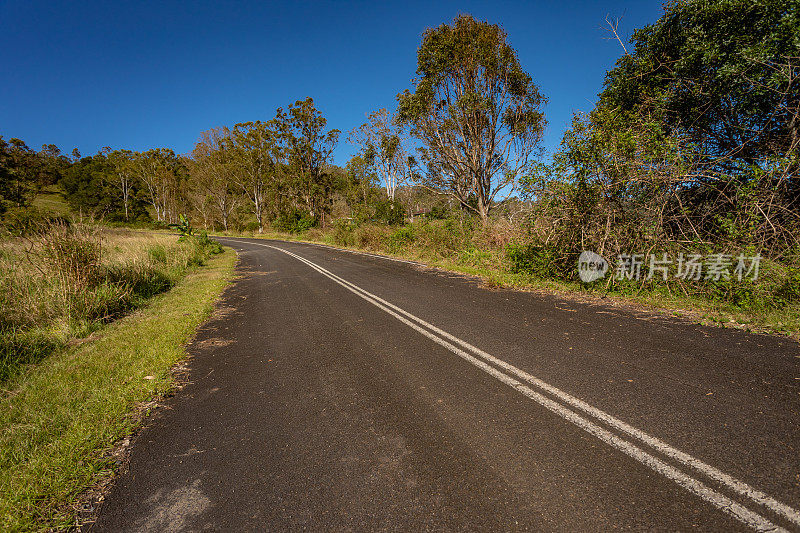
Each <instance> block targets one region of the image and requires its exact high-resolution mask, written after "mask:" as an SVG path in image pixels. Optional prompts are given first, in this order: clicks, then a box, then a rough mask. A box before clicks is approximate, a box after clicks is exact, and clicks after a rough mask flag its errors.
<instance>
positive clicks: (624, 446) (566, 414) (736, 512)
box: [248, 242, 800, 531]
mask: <svg viewBox="0 0 800 533" xmlns="http://www.w3.org/2000/svg"><path fill="white" fill-rule="evenodd" d="M248 244H256V245H258V246H264V247H267V248H272V249H275V250H278V251H281V252H283V253H285V254H287V255H289V256H292V257H294V258H295V259H297V260H299V261H301V262H303V263H305V264H307V265H308V266H310V267H311V268H313V269H314V270H316V271H318V272H319V273H321V274H323V275H324V276H326V277H328V278H329V279H331V280H333V281H335V282H336V283H338V284H339V285H341V286H343V287H345V288H346V289H348V290H349V291H351V292H353V293H354V294H356V295H358V296H359V297H361V298H362V299H364V300H366V301H368V302H370V303H372V304H373V305H375V306H376V307H378V308H380V309H381V310H383V311H385V312H386V313H388V314H390V315H392V316H394V317H395V318H397V319H398V320H400V321H401V322H403V323H404V324H406V325H407V326H409V327H411V328H413V329H414V330H416V331H418V332H420V333H422V334H423V335H425V336H426V337H428V338H429V339H431V340H433V341H434V342H436V343H437V344H439V345H441V346H443V347H445V348H447V349H448V350H450V351H451V352H453V353H455V354H456V355H458V356H459V357H461V358H462V359H465V360H466V361H468V362H470V363H472V364H473V365H475V366H477V367H478V368H480V369H482V370H484V371H485V372H487V373H488V374H490V375H492V376H493V377H495V378H497V379H498V380H500V381H501V382H503V383H505V384H507V385H509V386H511V387H513V388H514V389H515V390H517V391H519V392H521V393H522V394H524V395H525V396H527V397H528V398H530V399H532V400H534V401H536V402H537V403H539V404H540V405H542V406H543V407H545V408H547V409H549V410H550V411H552V412H554V413H556V414H558V415H559V416H561V417H562V418H564V419H566V420H568V421H570V422H572V423H573V424H575V425H577V426H578V427H580V428H581V429H583V430H585V431H587V432H588V433H590V434H592V435H594V436H596V437H597V438H599V439H600V440H602V441H604V442H606V443H607V444H609V445H611V446H612V447H614V448H616V449H618V450H620V451H622V452H623V453H625V454H626V455H628V456H630V457H632V458H634V459H636V460H638V461H639V462H641V463H642V464H644V465H646V466H648V467H650V468H651V469H653V470H655V471H656V472H658V473H660V474H662V475H663V476H665V477H667V478H668V479H671V480H672V481H674V482H676V483H677V484H678V485H680V486H682V487H684V488H685V489H687V490H689V491H690V492H692V493H694V494H696V495H697V496H699V497H701V498H702V499H704V500H706V501H708V502H710V503H712V504H713V505H715V506H716V507H718V508H719V509H721V510H723V511H724V512H726V513H728V514H730V515H732V516H734V517H735V518H737V519H738V520H740V521H741V522H743V523H745V524H747V525H748V526H750V527H752V528H754V529H756V530H758V531H785V529H783V528H781V527H779V526H776V525H775V524H773V523H772V522H770V521H769V520H768V519H766V518H765V517H763V516H761V515H759V514H757V513H755V512H753V511H751V510H749V509H747V508H746V507H744V506H742V505H740V504H738V503H736V502H734V501H733V500H731V499H730V498H728V497H726V496H724V495H723V494H721V493H719V492H717V491H715V490H713V489H711V488H710V487H708V486H706V485H704V484H703V483H701V482H700V481H698V480H696V479H694V478H692V477H691V476H689V475H687V474H685V473H683V472H681V471H680V470H677V469H676V468H673V467H672V466H670V465H668V464H666V463H664V462H663V461H661V460H659V459H658V458H656V457H654V456H652V455H650V454H649V453H647V452H645V451H644V450H642V449H641V448H639V447H637V446H636V445H634V444H632V443H630V442H628V441H626V440H624V439H622V438H620V437H618V436H617V435H614V434H613V433H611V432H609V431H608V430H606V429H604V428H603V427H601V426H598V425H597V424H595V423H593V422H591V421H590V420H588V419H586V418H583V417H582V416H581V415H579V414H577V413H575V412H574V411H571V410H570V409H568V408H566V407H565V406H563V405H562V404H560V403H558V402H555V401H553V400H552V399H550V398H548V397H546V396H543V395H541V394H540V393H538V392H536V391H534V390H533V389H531V388H530V387H528V386H526V385H525V384H523V383H521V382H520V381H517V380H516V379H514V378H512V377H510V376H508V375H506V374H504V373H502V372H500V371H499V370H497V369H496V368H494V367H492V366H490V365H488V364H487V363H486V362H484V361H481V360H480V359H477V358H476V357H473V356H472V355H470V354H468V353H466V352H464V351H463V350H461V349H460V348H458V347H457V346H454V345H453V344H451V343H450V342H448V341H447V340H445V339H448V340H450V341H453V342H454V343H456V344H458V345H460V346H462V347H463V348H466V349H468V350H470V351H472V352H473V353H474V354H475V355H478V356H479V357H481V358H482V359H484V360H485V361H489V362H491V363H493V364H495V365H497V366H498V367H500V368H503V369H504V370H506V371H508V372H510V373H512V374H514V375H516V376H517V377H520V378H521V379H523V380H524V381H526V382H528V383H529V384H532V385H534V386H536V387H538V388H539V389H541V390H544V391H546V392H548V393H550V394H552V395H553V396H555V397H557V398H558V399H560V400H561V401H563V402H564V403H567V404H569V405H571V406H573V407H575V408H578V409H580V410H581V411H583V412H584V413H586V414H589V415H591V416H594V417H595V418H597V419H599V420H601V421H603V422H605V423H606V424H608V425H609V426H611V427H613V428H615V429H617V430H620V431H622V432H624V433H627V434H628V435H631V436H633V437H635V438H637V439H639V440H640V441H642V442H644V443H645V444H647V445H649V446H651V447H653V448H654V449H656V450H658V451H659V452H661V453H663V454H664V455H666V456H668V457H670V458H672V459H674V460H676V461H678V462H680V463H682V464H684V465H685V466H689V467H691V468H694V469H695V470H697V471H699V472H701V473H703V474H705V475H706V476H708V477H709V478H710V479H712V480H714V481H717V482H719V483H721V484H723V485H725V486H727V487H728V488H729V489H731V490H733V491H735V492H737V493H738V494H740V495H742V496H745V497H747V498H749V499H750V500H752V501H753V502H754V503H756V504H759V505H763V506H764V507H767V508H769V509H770V510H772V511H773V512H775V513H777V514H779V515H782V516H784V517H785V518H787V519H788V520H790V521H792V522H793V523H795V524H798V525H800V512H798V511H797V510H796V509H794V508H792V507H790V506H788V505H786V504H784V503H781V502H779V501H777V500H775V499H774V498H772V497H770V496H768V495H767V494H765V493H763V492H761V491H758V490H757V489H755V488H753V487H751V486H750V485H748V484H747V483H744V482H742V481H739V480H737V479H735V478H733V477H732V476H729V475H728V474H725V473H724V472H721V471H720V470H718V469H716V468H714V467H712V466H710V465H708V464H706V463H704V462H702V461H700V460H699V459H696V458H694V457H692V456H691V455H689V454H687V453H685V452H682V451H680V450H678V449H676V448H673V447H672V446H670V445H668V444H666V443H665V442H663V441H661V440H659V439H657V438H655V437H652V436H650V435H648V434H647V433H645V432H643V431H641V430H639V429H637V428H634V427H632V426H630V425H629V424H627V423H625V422H623V421H621V420H619V419H617V418H615V417H613V416H612V415H610V414H608V413H606V412H604V411H602V410H600V409H597V408H596V407H593V406H591V405H589V404H587V403H586V402H584V401H583V400H580V399H578V398H576V397H574V396H572V395H570V394H568V393H566V392H564V391H562V390H560V389H558V388H557V387H554V386H552V385H550V384H548V383H546V382H544V381H542V380H540V379H539V378H536V377H535V376H532V375H531V374H528V373H527V372H525V371H523V370H521V369H519V368H517V367H515V366H513V365H511V364H509V363H507V362H505V361H502V360H501V359H498V358H496V357H494V356H492V355H490V354H488V353H486V352H484V351H483V350H481V349H479V348H477V347H475V346H472V345H471V344H469V343H467V342H465V341H463V340H461V339H459V338H457V337H455V336H453V335H451V334H449V333H447V332H445V331H443V330H441V329H439V328H437V327H436V326H434V325H432V324H430V323H428V322H426V321H424V320H422V319H421V318H418V317H416V316H414V315H412V314H411V313H408V312H407V311H405V310H403V309H401V308H399V307H397V306H395V305H394V304H391V303H390V302H387V301H386V300H383V299H382V298H380V297H378V296H376V295H374V294H372V293H370V292H368V291H366V290H365V289H362V288H361V287H359V286H357V285H355V284H353V283H351V282H349V281H347V280H345V279H344V278H341V277H339V276H337V275H336V274H333V273H331V272H330V271H328V270H326V269H325V268H323V267H321V266H319V265H317V264H315V263H313V262H311V261H309V260H307V259H305V258H303V257H301V256H299V255H297V254H294V253H292V252H289V251H287V250H284V249H282V248H278V247H276V246H272V245H268V244H261V243H252V242H249V243H248ZM421 326H424V327H425V328H428V330H430V331H428V330H426V329H423V327H421ZM434 333H436V334H438V335H439V336H437V335H435V334H434ZM442 337H444V338H442Z"/></svg>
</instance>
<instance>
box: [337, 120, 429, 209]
mask: <svg viewBox="0 0 800 533" xmlns="http://www.w3.org/2000/svg"><path fill="white" fill-rule="evenodd" d="M348 141H350V142H351V143H354V144H356V145H358V146H359V147H360V148H361V155H362V157H363V158H364V160H365V161H367V162H369V163H371V164H372V165H373V166H374V167H375V169H376V170H377V171H378V175H379V176H380V179H381V182H382V183H383V187H384V189H385V190H386V196H387V197H388V198H389V200H391V205H392V207H394V199H395V195H396V193H397V188H398V187H402V186H403V185H405V184H406V182H408V180H409V178H410V177H411V173H412V169H413V166H414V159H413V157H411V156H410V153H409V152H410V150H409V142H408V141H409V139H408V136H407V134H406V131H405V129H404V128H403V127H402V125H399V124H397V121H396V117H395V116H393V114H390V113H389V112H388V111H387V110H386V109H379V110H378V111H375V112H373V113H370V114H369V115H368V116H367V121H366V122H365V123H364V124H362V125H361V126H359V127H357V128H355V129H353V131H351V132H350V136H349V138H348Z"/></svg>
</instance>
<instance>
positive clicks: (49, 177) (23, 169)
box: [0, 136, 69, 215]
mask: <svg viewBox="0 0 800 533" xmlns="http://www.w3.org/2000/svg"><path fill="white" fill-rule="evenodd" d="M68 165H69V159H68V158H66V157H65V156H62V155H61V151H60V150H59V149H58V147H56V146H55V145H52V144H48V145H44V146H42V149H41V151H39V152H36V151H34V150H32V149H31V148H29V147H28V145H26V144H25V142H24V141H22V140H20V139H10V140H9V141H5V140H4V139H3V137H2V136H0V215H2V214H3V213H4V212H5V211H6V210H7V209H9V208H12V207H15V208H17V209H21V208H25V207H28V206H30V204H31V202H32V201H33V199H34V198H35V197H36V194H37V193H38V192H39V190H41V188H42V187H44V186H47V185H52V184H54V183H56V182H57V181H58V179H59V178H60V176H61V173H62V172H63V171H64V169H65V168H66V167H67V166H68Z"/></svg>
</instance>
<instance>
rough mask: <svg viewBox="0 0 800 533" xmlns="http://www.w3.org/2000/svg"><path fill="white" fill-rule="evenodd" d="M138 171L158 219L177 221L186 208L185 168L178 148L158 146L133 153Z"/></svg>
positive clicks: (137, 173)
mask: <svg viewBox="0 0 800 533" xmlns="http://www.w3.org/2000/svg"><path fill="white" fill-rule="evenodd" d="M134 168H135V170H136V175H137V176H138V177H139V179H141V180H142V183H143V184H144V188H145V194H146V196H147V199H148V201H149V202H150V205H151V206H152V207H153V211H154V212H155V215H156V220H157V221H158V222H170V223H175V222H177V221H178V215H179V214H180V212H181V211H182V210H183V209H182V208H183V205H182V204H183V200H184V199H183V185H184V184H183V181H184V179H185V174H186V169H185V167H184V165H183V164H182V163H181V161H180V159H179V158H178V156H176V155H175V152H173V151H172V150H170V149H169V148H155V149H152V150H148V151H147V152H144V153H137V154H136V155H135V157H134Z"/></svg>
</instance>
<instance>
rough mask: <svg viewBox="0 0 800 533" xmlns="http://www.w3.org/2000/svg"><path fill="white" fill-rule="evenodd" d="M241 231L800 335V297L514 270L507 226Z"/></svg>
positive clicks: (500, 283) (495, 282) (497, 282)
mask: <svg viewBox="0 0 800 533" xmlns="http://www.w3.org/2000/svg"><path fill="white" fill-rule="evenodd" d="M448 224H449V226H448ZM232 235H233V234H232ZM247 236H252V237H255V238H272V239H282V240H292V241H302V242H313V243H318V244H327V245H331V246H337V247H340V248H346V249H352V250H360V251H366V252H373V253H379V254H383V255H387V256H390V257H396V258H400V259H408V260H413V261H419V262H421V263H424V264H427V265H430V266H433V267H438V268H442V269H445V270H448V271H451V272H457V273H462V274H467V275H471V276H477V277H479V278H481V279H483V280H484V281H485V282H486V284H487V285H490V286H495V287H507V288H513V289H519V290H530V291H545V292H547V293H551V294H559V295H562V296H566V297H572V298H576V297H577V298H580V299H587V300H590V301H592V300H594V301H597V300H600V299H602V300H603V302H604V303H606V304H612V305H626V306H634V307H636V308H639V309H641V308H645V309H646V310H648V311H653V312H657V313H662V314H666V315H670V316H678V317H684V318H686V319H689V320H693V321H695V322H699V323H703V324H713V325H719V326H725V327H737V328H742V329H747V330H751V331H759V332H767V333H777V334H781V335H788V336H791V337H794V338H796V339H799V340H800V302H796V301H795V302H789V303H788V304H784V305H781V306H775V307H773V306H770V305H769V303H770V302H769V301H767V300H768V297H765V298H763V300H764V302H763V303H765V304H766V305H733V304H731V303H727V302H724V301H717V300H713V299H709V298H707V297H704V296H702V295H692V294H683V293H681V292H678V291H675V290H670V289H669V288H667V287H662V288H642V289H637V288H635V287H634V288H632V287H630V286H628V287H622V288H613V289H611V290H609V289H608V288H607V285H605V284H603V283H602V282H600V283H595V284H593V285H590V286H587V285H583V284H581V283H576V282H575V283H573V282H566V281H561V280H557V279H552V278H546V277H539V276H536V275H535V274H533V273H530V272H515V271H514V268H513V266H512V265H511V263H510V262H509V260H508V254H507V246H508V244H509V243H513V242H514V241H515V240H517V239H520V237H521V236H520V235H519V233H516V232H515V230H514V229H513V228H511V227H510V226H509V227H508V229H503V228H500V229H499V230H498V229H497V228H491V229H488V230H486V231H483V230H481V229H480V228H478V229H475V228H469V229H465V230H462V229H461V228H459V227H458V226H457V224H456V225H454V224H452V223H449V222H447V221H433V222H430V223H428V222H425V223H422V224H419V223H417V224H413V225H409V226H404V227H400V228H391V227H386V226H383V227H381V226H369V225H365V226H362V227H359V228H355V229H347V230H344V231H343V230H342V228H335V227H334V228H331V229H329V230H326V231H321V230H319V229H312V230H309V231H306V232H303V233H300V234H289V233H283V232H277V231H268V232H265V233H263V234H253V235H251V234H248V235H247Z"/></svg>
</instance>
